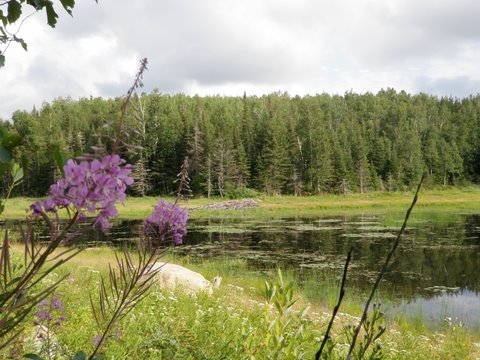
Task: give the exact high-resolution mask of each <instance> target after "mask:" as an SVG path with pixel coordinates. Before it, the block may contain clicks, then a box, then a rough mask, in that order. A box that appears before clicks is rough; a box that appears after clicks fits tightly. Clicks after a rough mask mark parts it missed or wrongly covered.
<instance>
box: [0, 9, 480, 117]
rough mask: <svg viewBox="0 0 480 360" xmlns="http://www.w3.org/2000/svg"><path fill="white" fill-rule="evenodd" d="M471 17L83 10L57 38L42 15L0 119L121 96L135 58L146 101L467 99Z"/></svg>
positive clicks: (476, 53)
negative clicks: (169, 97)
mask: <svg viewBox="0 0 480 360" xmlns="http://www.w3.org/2000/svg"><path fill="white" fill-rule="evenodd" d="M479 11H480V2H477V1H473V0H458V1H457V2H451V1H447V0H424V1H421V2H418V1H415V0H392V1H388V2H386V1H383V0H339V1H330V2H324V1H315V0H297V1H291V0H275V1H274V0H263V1H256V0H245V1H233V0H223V1H213V0H204V1H201V2H199V1H194V0H176V1H173V0H170V1H158V2H157V1H155V2H154V1H151V0H150V1H149V0H137V1H134V2H129V3H128V6H127V5H126V4H124V3H122V4H120V3H119V2H118V1H115V0H102V1H100V2H99V4H98V5H97V4H96V3H95V2H94V1H93V0H92V1H82V2H78V3H77V6H76V8H75V9H74V17H73V18H71V17H69V16H68V15H63V16H61V17H60V21H59V24H58V26H57V28H56V29H49V28H48V27H47V26H46V25H45V19H44V18H43V15H41V16H36V17H35V18H34V19H30V20H29V21H27V22H26V24H25V27H24V28H23V29H22V35H23V37H24V38H25V39H26V40H27V42H28V43H29V51H28V53H25V52H23V51H22V50H20V49H19V48H18V47H13V46H12V47H11V48H10V49H9V50H8V53H7V61H8V63H7V66H6V67H5V68H4V69H1V70H0V79H1V80H2V85H3V87H4V88H5V89H7V90H8V91H6V93H7V95H3V99H2V103H1V105H0V117H9V116H10V114H11V112H12V111H13V110H15V109H27V110H29V109H31V107H32V105H33V104H37V105H39V104H40V103H41V102H42V100H51V99H53V98H55V97H60V96H72V97H81V96H90V95H101V96H118V95H121V94H123V93H125V91H126V90H127V89H128V87H129V86H130V84H131V82H132V80H133V75H134V74H135V72H136V70H137V68H138V65H139V60H140V58H141V57H147V58H148V60H149V71H148V72H147V73H146V74H145V76H144V83H145V90H147V91H148V90H151V89H153V88H158V89H160V91H161V92H163V93H175V92H184V93H187V94H195V93H198V94H200V95H206V94H213V95H216V94H220V95H222V94H228V95H239V96H241V95H242V94H243V91H247V94H257V95H261V94H263V93H269V92H272V91H282V92H283V91H287V92H288V93H290V94H292V95H295V94H301V95H304V94H307V93H308V94H316V93H322V92H329V93H340V94H343V93H344V92H345V91H349V90H353V91H356V92H365V91H372V92H376V91H378V90H380V89H381V88H386V87H393V88H395V89H397V90H406V91H408V92H420V91H422V92H429V93H432V94H436V95H447V96H456V97H463V96H468V95H469V94H471V93H473V94H476V93H477V92H478V90H477V86H478V85H480V70H479V69H478V63H479V61H480V50H479V49H480V46H479V45H480V22H478V21H477V19H476V14H478V13H479ZM61 15H62V14H61ZM4 93H5V92H4Z"/></svg>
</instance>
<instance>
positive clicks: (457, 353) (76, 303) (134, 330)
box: [47, 247, 480, 359]
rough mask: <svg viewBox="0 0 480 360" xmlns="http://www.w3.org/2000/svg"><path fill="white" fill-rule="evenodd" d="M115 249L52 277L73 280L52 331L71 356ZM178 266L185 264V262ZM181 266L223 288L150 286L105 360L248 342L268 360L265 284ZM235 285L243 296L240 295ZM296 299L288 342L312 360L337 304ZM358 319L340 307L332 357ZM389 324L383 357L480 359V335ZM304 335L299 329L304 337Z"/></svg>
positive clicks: (231, 350)
mask: <svg viewBox="0 0 480 360" xmlns="http://www.w3.org/2000/svg"><path fill="white" fill-rule="evenodd" d="M115 251H116V250H115V249H113V248H108V247H101V248H93V249H89V250H87V251H85V252H83V253H80V254H79V255H78V256H76V257H75V258H73V259H72V260H71V261H69V262H68V263H66V264H64V265H62V266H61V267H60V268H59V269H58V271H56V272H55V273H56V274H53V275H52V277H54V278H56V277H58V276H62V275H64V274H67V273H69V274H70V275H69V277H68V281H66V282H65V283H63V284H62V285H61V286H60V287H59V289H58V291H57V295H58V296H59V297H60V298H61V300H62V302H63V304H64V306H65V314H64V315H65V316H66V319H67V321H66V322H65V324H64V326H63V327H62V328H58V329H55V334H56V335H57V336H58V337H59V339H60V341H61V342H63V343H64V344H65V346H66V347H67V348H69V349H71V350H79V349H83V350H86V351H89V350H90V349H91V347H92V344H91V338H92V337H93V336H94V335H95V327H94V326H92V324H93V319H92V314H91V312H90V309H89V304H88V301H82V300H85V299H86V298H88V296H86V295H87V294H93V295H95V293H96V292H97V291H98V282H99V275H100V274H103V275H104V276H105V275H106V274H107V272H108V267H107V264H108V263H112V264H114V263H115V255H114V254H115ZM173 260H174V261H175V262H177V263H182V262H179V260H180V259H173ZM183 264H184V265H186V266H188V267H190V268H192V269H193V270H196V271H199V272H201V273H203V274H204V275H205V276H206V277H207V278H211V277H212V276H213V274H220V275H222V276H224V281H223V282H222V286H221V288H220V289H219V290H218V292H216V293H215V294H214V296H212V297H208V296H198V297H190V296H185V295H183V294H181V293H179V292H173V293H172V292H169V291H165V290H161V289H159V288H153V289H152V291H151V293H150V294H149V295H148V296H147V298H145V300H144V301H142V302H141V303H139V304H138V307H136V308H135V310H133V312H132V313H131V314H130V315H129V316H127V318H126V319H125V321H124V322H123V323H122V325H121V326H120V327H119V332H120V333H121V334H122V335H121V336H120V337H119V338H118V339H114V340H112V341H109V343H108V344H107V346H106V348H105V355H106V356H107V357H112V358H113V357H115V358H132V359H140V358H142V359H161V358H171V359H184V358H185V359H187V358H188V359H196V358H225V357H222V356H227V357H228V358H232V359H237V358H238V359H241V358H244V355H245V354H244V352H245V346H247V344H250V346H253V348H249V350H250V351H254V352H255V353H256V354H257V355H258V356H259V358H267V356H268V354H269V350H268V349H264V348H263V346H264V344H262V343H261V342H259V343H258V344H257V343H256V342H258V341H260V340H261V339H264V338H265V337H268V336H269V335H271V332H270V331H271V330H269V329H270V328H269V321H271V319H272V318H270V317H268V319H265V315H266V314H268V313H270V311H268V312H265V309H267V308H268V307H267V308H266V307H265V306H266V305H265V303H264V300H262V295H261V294H262V285H263V280H265V279H259V278H257V277H255V276H252V275H251V274H250V275H249V274H248V273H246V272H240V273H238V272H235V276H231V274H230V275H229V274H228V273H229V271H231V270H234V268H235V267H239V268H241V267H242V264H233V265H232V264H228V266H230V267H231V268H230V269H226V268H225V266H226V265H227V264H222V263H216V262H214V261H207V262H205V263H203V264H202V263H201V264H198V263H197V264H192V263H187V264H185V263H183ZM287 278H288V276H287ZM269 280H271V279H269ZM47 281H48V279H47ZM229 284H230V285H232V286H233V287H230V286H229ZM238 286H240V287H242V288H243V289H244V290H242V291H239V290H237V289H239V288H238ZM332 290H333V288H332ZM335 295H336V294H332V296H335ZM295 299H297V303H296V305H295V309H294V311H293V312H289V315H287V316H288V319H290V321H291V322H289V324H290V325H289V327H288V328H285V330H284V331H285V334H286V335H288V336H290V337H291V340H290V341H291V343H292V345H293V346H294V347H296V348H298V349H301V350H302V351H303V352H304V354H305V356H304V357H302V358H313V355H314V353H315V351H316V350H317V349H318V346H319V341H320V339H321V336H323V334H324V331H325V327H326V324H327V322H328V320H329V317H330V314H331V308H332V306H331V305H330V304H325V305H324V306H319V305H318V304H317V305H314V304H309V302H308V301H307V300H306V299H305V297H303V296H302V294H301V293H298V292H297V291H296V292H295ZM331 300H334V299H331ZM357 300H358V299H357ZM305 308H308V310H306V312H305V313H304V314H305V317H302V318H301V319H300V318H299V315H300V313H303V309H305ZM359 314H360V308H358V307H357V308H356V307H355V306H354V305H352V304H351V303H348V302H347V303H344V304H343V305H342V307H341V310H340V313H339V315H338V319H337V321H336V323H335V324H336V326H335V327H334V330H333V334H332V336H333V339H334V341H336V342H337V344H338V345H337V351H338V354H337V356H334V357H332V358H333V359H341V358H345V357H344V356H343V355H344V354H343V353H344V342H345V341H346V339H345V335H344V330H343V326H346V325H349V324H351V323H356V322H357V321H358V316H359ZM152 319H155V321H152ZM386 325H387V331H386V333H385V334H384V336H382V338H381V342H382V346H383V348H384V351H385V355H386V356H385V358H386V359H405V358H409V359H447V358H448V359H470V358H471V359H475V358H478V356H480V342H479V341H478V335H479V334H478V333H475V332H471V331H468V330H467V329H464V328H463V327H461V326H457V325H456V324H448V323H446V324H445V327H444V328H443V329H439V330H436V331H432V330H429V329H427V328H426V327H425V325H424V324H422V323H421V322H420V323H411V322H407V321H405V320H404V319H401V318H400V319H395V320H393V321H389V322H388V323H387V324H386ZM252 328H256V329H257V330H256V332H255V333H254V335H252V336H253V337H252V338H250V337H249V331H251V329H252ZM248 329H250V330H248ZM299 329H302V330H301V333H300V334H301V335H300V336H299V335H298V334H299V333H298V331H300V330H299ZM72 330H74V331H72ZM259 332H260V333H259ZM293 334H295V335H293ZM259 339H260V340H259ZM248 341H250V343H249V342H248ZM252 344H253V345H252ZM199 352H201V353H202V354H204V356H203V357H198V356H197V355H196V354H198V353H199ZM225 354H228V355H225ZM262 356H264V357H262Z"/></svg>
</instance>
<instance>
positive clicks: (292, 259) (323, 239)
mask: <svg viewBox="0 0 480 360" xmlns="http://www.w3.org/2000/svg"><path fill="white" fill-rule="evenodd" d="M382 223H383V222H382V217H381V216H371V215H369V216H332V217H315V218H295V219H294V218H290V219H277V220H270V221H268V222H259V221H256V220H255V219H248V220H245V219H243V220H241V221H240V220H239V221H234V220H228V221H221V220H203V221H190V222H189V227H188V234H187V236H186V238H185V241H184V244H183V245H181V246H178V247H176V248H175V253H177V254H178V255H180V256H189V257H190V258H192V259H194V260H195V259H196V260H201V259H211V258H219V259H222V260H226V261H228V259H238V258H241V259H244V260H245V261H246V262H247V264H248V268H249V269H251V270H252V271H268V270H272V269H275V268H276V267H280V268H282V269H290V270H292V271H294V273H295V274H296V278H297V279H298V281H299V282H302V281H307V279H312V278H313V279H315V278H316V277H322V276H323V278H324V277H325V275H328V276H331V277H333V278H340V277H341V275H342V271H343V267H344V262H345V259H346V254H347V252H348V251H349V249H350V248H351V247H353V249H354V253H353V258H352V262H351V265H350V267H349V272H348V286H349V287H353V288H355V289H357V290H368V289H370V288H371V285H372V283H373V281H374V280H375V278H376V276H377V274H378V271H379V269H380V267H381V265H382V264H383V262H384V259H385V256H386V254H387V253H388V251H389V250H390V249H391V247H392V244H393V243H394V241H395V238H396V236H397V233H398V231H399V228H400V225H401V222H400V221H399V224H398V227H397V226H393V227H390V226H384V225H382ZM139 231H140V224H139V223H136V222H131V221H123V222H120V224H119V225H118V226H117V228H115V229H114V230H113V232H112V234H111V235H110V238H111V239H112V240H113V239H114V241H115V242H119V241H129V239H131V238H132V237H136V235H137V234H138V232H139ZM99 240H103V241H109V239H108V238H102V239H99ZM479 268H480V215H471V214H470V215H461V214H456V215H455V216H452V217H451V219H449V221H444V220H442V221H435V220H431V221H426V222H422V223H419V224H418V223H416V224H415V225H414V226H411V227H407V229H406V232H405V233H404V235H403V237H402V241H401V243H400V246H399V247H398V249H397V252H396V254H395V256H394V258H393V261H392V264H391V266H390V268H389V270H388V272H387V273H386V274H385V277H384V281H383V282H382V284H381V287H380V291H381V292H382V294H387V296H388V298H389V305H388V309H387V314H397V313H402V314H406V315H407V316H413V317H418V316H421V317H422V319H423V320H425V321H427V322H429V323H431V324H433V325H439V324H441V323H442V322H444V321H445V320H446V319H451V321H453V322H462V323H463V324H465V325H466V326H469V327H470V328H473V329H476V330H480V293H479V292H480V276H479V275H478V274H479V273H478V269H479Z"/></svg>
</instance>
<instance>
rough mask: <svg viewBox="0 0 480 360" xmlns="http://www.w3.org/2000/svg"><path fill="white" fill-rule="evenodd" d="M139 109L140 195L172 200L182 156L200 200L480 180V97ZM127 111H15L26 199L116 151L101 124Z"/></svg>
mask: <svg viewBox="0 0 480 360" xmlns="http://www.w3.org/2000/svg"><path fill="white" fill-rule="evenodd" d="M132 102H134V104H136V105H135V106H134V108H135V109H134V111H129V112H127V113H126V115H125V118H124V123H125V129H124V131H123V133H122V134H123V135H125V136H126V135H127V134H129V139H130V140H131V141H133V140H134V141H135V144H136V145H137V148H136V151H135V152H133V153H132V154H131V161H132V162H133V163H134V164H137V163H138V168H137V170H136V178H137V179H138V180H141V181H139V188H137V189H135V193H136V194H139V195H141V196H144V195H147V196H148V195H159V194H162V195H167V196H170V195H172V194H174V193H175V192H176V191H177V184H176V183H175V180H176V179H177V175H178V172H179V169H180V168H181V166H182V163H183V161H184V159H185V157H186V156H188V159H189V177H190V188H191V190H192V195H193V196H206V197H211V196H226V197H231V196H234V197H235V196H243V195H241V193H242V191H243V189H246V188H248V189H253V190H255V191H257V192H259V193H263V194H271V195H275V194H294V195H304V194H314V195H317V194H318V195H325V194H326V193H337V194H342V195H347V194H352V193H357V192H359V193H369V192H373V191H388V192H394V191H405V190H411V189H413V187H414V185H415V184H416V182H417V181H418V179H419V177H420V176H421V174H423V172H426V173H427V178H426V179H425V184H426V185H427V186H429V187H436V186H451V185H463V184H468V183H470V182H480V152H479V151H478V149H479V148H480V135H478V134H479V133H480V116H479V114H480V97H470V98H467V99H463V100H455V99H438V98H436V97H432V96H428V95H424V94H421V95H414V96H411V95H408V94H406V93H404V92H400V93H397V92H395V91H394V90H391V89H389V90H384V91H380V92H379V93H377V94H376V95H373V94H365V95H358V94H353V93H347V94H345V95H344V96H338V95H337V96H329V95H326V94H323V95H317V96H306V97H303V98H300V97H295V98H290V97H289V96H288V94H278V93H275V94H271V95H266V96H262V97H246V96H245V97H204V98H200V97H198V96H196V97H188V96H185V95H181V94H179V95H162V94H159V93H158V92H154V93H151V94H142V95H141V96H138V97H133V98H132ZM120 111H121V102H120V101H118V100H114V99H108V100H104V99H101V98H94V99H80V100H78V101H73V100H71V99H68V98H66V99H57V100H55V101H53V102H52V103H45V104H44V105H43V106H42V108H41V109H39V110H38V111H37V110H36V109H34V110H32V111H31V112H25V111H18V112H16V113H14V115H13V122H14V123H13V129H12V131H14V132H16V133H18V134H19V135H20V136H21V137H22V139H24V140H25V142H26V143H27V144H28V147H25V148H24V149H22V151H21V154H20V155H22V156H23V157H25V158H28V159H31V161H30V164H29V165H28V168H25V169H24V183H23V185H22V195H30V196H33V195H35V196H42V195H44V193H45V191H46V190H47V189H48V185H49V184H50V182H51V179H53V178H54V177H55V171H54V169H53V168H52V166H51V157H52V154H54V153H55V152H54V149H59V150H61V152H63V153H67V154H73V155H79V154H82V153H85V152H88V151H90V149H91V146H92V145H98V142H99V141H100V145H105V146H107V147H108V146H112V144H111V142H110V141H109V140H108V136H111V135H113V133H112V132H114V131H115V129H114V127H112V126H106V125H105V120H106V119H111V118H115V117H116V116H119V113H120ZM45 124H48V126H45ZM109 129H110V130H109ZM126 129H128V131H126ZM108 131H110V133H109V132H108ZM100 134H102V135H100ZM123 135H122V136H123ZM0 155H1V154H0ZM237 194H238V195H237Z"/></svg>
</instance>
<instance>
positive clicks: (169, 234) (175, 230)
mask: <svg viewBox="0 0 480 360" xmlns="http://www.w3.org/2000/svg"><path fill="white" fill-rule="evenodd" d="M187 221H188V213H187V211H186V210H185V209H182V208H181V207H180V206H178V205H177V204H173V203H170V202H166V201H164V200H159V201H158V203H157V205H155V206H154V208H153V213H152V214H151V215H150V216H149V217H148V218H146V219H145V221H144V223H143V226H144V233H145V236H146V237H148V238H151V239H156V240H159V241H161V242H164V241H167V240H169V239H173V241H174V242H175V244H177V245H179V244H181V243H182V238H183V236H184V235H185V234H186V233H187V228H186V225H187Z"/></svg>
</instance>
